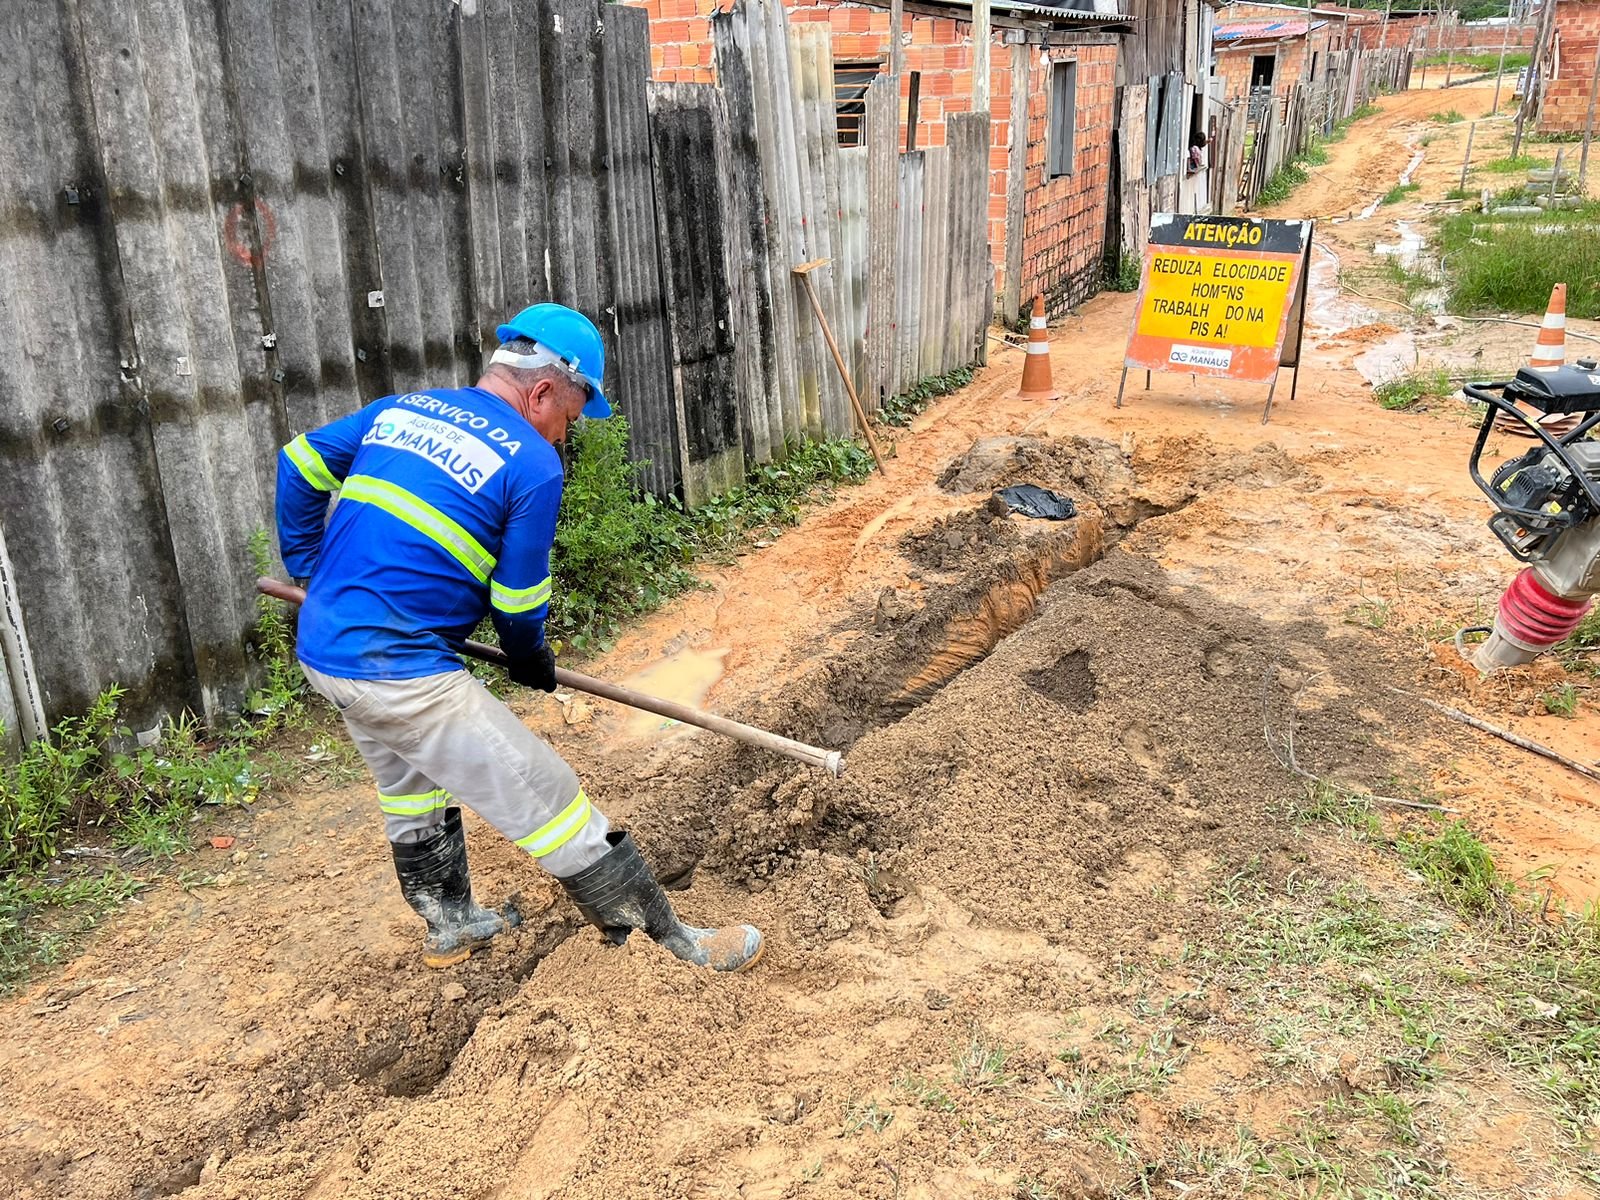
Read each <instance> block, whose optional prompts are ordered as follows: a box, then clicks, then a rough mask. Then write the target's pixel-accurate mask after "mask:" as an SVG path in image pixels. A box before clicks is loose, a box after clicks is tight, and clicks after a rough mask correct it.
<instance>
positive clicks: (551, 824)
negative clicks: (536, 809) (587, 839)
mask: <svg viewBox="0 0 1600 1200" xmlns="http://www.w3.org/2000/svg"><path fill="white" fill-rule="evenodd" d="M592 811H593V809H592V808H591V806H590V804H589V797H588V796H587V795H586V794H585V793H584V790H583V789H582V788H579V789H578V794H577V796H576V797H575V798H574V799H573V801H572V803H571V804H569V805H567V806H566V807H565V808H563V809H562V810H561V811H560V812H558V813H557V814H556V815H555V816H553V817H551V818H550V819H549V820H548V821H546V822H545V823H544V824H543V825H541V826H539V828H537V829H535V830H534V831H533V832H532V833H530V834H529V835H528V836H527V837H525V838H518V839H517V845H519V846H521V847H522V848H523V849H524V850H526V851H527V852H528V853H529V854H531V855H533V856H534V857H535V858H543V857H544V856H545V855H546V854H549V853H550V852H551V851H554V850H559V849H561V847H563V846H565V845H566V844H567V843H568V842H570V841H571V840H572V839H573V838H574V837H576V836H577V833H578V831H579V830H580V829H582V828H583V827H584V826H585V825H587V824H588V823H589V814H590V813H591V812H592Z"/></svg>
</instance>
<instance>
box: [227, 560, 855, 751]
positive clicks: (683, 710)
mask: <svg viewBox="0 0 1600 1200" xmlns="http://www.w3.org/2000/svg"><path fill="white" fill-rule="evenodd" d="M256 590H257V591H258V592H261V593H262V594H263V595H266V596H274V597H276V598H277V599H279V600H287V601H288V602H289V603H290V604H304V603H305V599H306V593H305V589H304V588H298V587H295V586H294V585H293V584H291V583H283V582H281V581H280V580H277V579H272V578H270V577H269V576H266V575H263V576H262V577H261V578H259V579H257V580H256ZM461 653H463V654H465V655H466V656H467V657H468V658H476V659H477V660H479V661H480V662H486V663H493V664H494V665H495V666H497V667H503V666H506V665H507V660H506V655H505V651H503V650H501V649H500V648H499V647H498V646H488V645H485V644H484V643H483V642H474V641H472V640H471V639H468V640H467V641H466V642H465V643H463V645H462V647H461ZM556 682H557V683H559V684H560V685H561V686H562V687H566V688H571V689H572V690H573V691H575V692H585V693H587V694H588V695H590V696H599V697H600V698H601V699H603V700H615V701H616V702H617V703H618V704H626V705H627V706H628V707H629V708H638V709H642V710H644V711H645V712H651V713H655V714H656V715H657V716H662V717H670V718H671V719H672V720H674V721H682V722H683V723H684V724H685V725H698V726H699V727H700V728H701V729H709V730H711V732H713V733H720V734H722V735H723V736H724V737H731V738H734V739H736V740H738V741H741V742H748V743H749V744H750V745H752V746H760V747H761V748H762V749H764V750H771V751H773V752H774V753H776V754H781V755H783V756H784V757H785V758H792V759H794V760H795V761H796V762H803V763H805V764H806V765H807V766H808V767H817V768H819V769H821V770H823V771H826V772H827V773H828V774H829V775H832V776H833V777H834V778H835V779H837V778H838V777H839V776H841V775H843V774H844V755H842V754H840V753H839V751H837V750H823V749H822V748H821V747H819V746H808V745H806V744H805V743H804V742H797V741H795V740H794V739H793V738H786V737H783V736H781V735H779V734H776V733H771V732H769V731H767V730H765V729H757V728H756V727H755V726H754V725H745V724H743V723H741V722H739V721H730V720H729V719H728V718H727V717H719V716H717V715H716V714H715V713H708V712H704V711H702V710H701V709H698V708H695V707H693V706H692V705H688V704H679V703H678V702H677V701H676V700H663V699H661V698H660V697H659V696H648V695H646V694H645V693H644V692H636V691H634V690H633V689H632V688H625V687H620V686H618V685H617V684H614V683H607V682H606V681H605V680H604V679H596V678H595V677H594V676H592V675H580V674H579V673H578V672H577V671H569V670H567V669H566V668H565V667H557V668H556Z"/></svg>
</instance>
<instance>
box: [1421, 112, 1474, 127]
mask: <svg viewBox="0 0 1600 1200" xmlns="http://www.w3.org/2000/svg"><path fill="white" fill-rule="evenodd" d="M1428 120H1430V121H1432V122H1433V123H1434V124H1435V125H1459V124H1460V123H1461V122H1462V121H1465V120H1466V118H1465V117H1463V116H1462V115H1461V114H1460V113H1458V112H1457V111H1456V110H1455V109H1453V108H1452V109H1447V110H1446V111H1444V112H1438V113H1434V114H1433V115H1432V116H1430V117H1429V118H1428Z"/></svg>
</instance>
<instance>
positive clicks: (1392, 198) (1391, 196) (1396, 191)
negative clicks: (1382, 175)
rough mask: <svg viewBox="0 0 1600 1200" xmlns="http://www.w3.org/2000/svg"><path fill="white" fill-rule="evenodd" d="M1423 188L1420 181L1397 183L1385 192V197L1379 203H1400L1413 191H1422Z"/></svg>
mask: <svg viewBox="0 0 1600 1200" xmlns="http://www.w3.org/2000/svg"><path fill="white" fill-rule="evenodd" d="M1421 189H1422V185H1421V184H1420V183H1397V184H1395V185H1394V186H1393V187H1392V188H1390V189H1389V190H1388V191H1387V192H1385V193H1384V194H1383V199H1381V200H1379V201H1378V203H1379V204H1399V203H1400V201H1402V200H1404V199H1405V198H1406V197H1407V196H1409V195H1411V193H1412V192H1416V191H1420V190H1421Z"/></svg>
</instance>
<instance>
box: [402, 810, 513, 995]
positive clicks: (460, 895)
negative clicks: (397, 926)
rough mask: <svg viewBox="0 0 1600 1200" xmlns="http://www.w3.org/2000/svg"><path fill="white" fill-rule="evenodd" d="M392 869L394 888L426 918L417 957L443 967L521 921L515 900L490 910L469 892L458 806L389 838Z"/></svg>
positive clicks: (467, 954)
mask: <svg viewBox="0 0 1600 1200" xmlns="http://www.w3.org/2000/svg"><path fill="white" fill-rule="evenodd" d="M390 847H391V848H392V849H393V850H394V873H395V874H396V875H397V876H399V879H400V894H401V895H402V896H404V897H405V898H406V903H407V904H409V905H411V907H412V909H413V910H415V912H416V914H417V915H418V916H419V917H421V918H422V919H423V920H424V921H426V922H427V923H428V935H427V937H426V938H425V939H423V943H422V963H423V965H424V966H427V967H448V966H452V965H454V964H455V963H458V962H464V961H466V959H467V958H468V957H469V956H470V955H471V954H472V952H473V951H474V950H480V949H482V948H483V947H484V946H487V945H488V944H489V939H490V938H492V937H494V935H495V934H497V933H501V932H503V931H504V930H507V929H510V928H512V927H514V926H516V925H520V924H521V923H522V917H521V915H520V914H519V913H518V912H517V910H516V908H515V906H513V905H509V904H508V905H506V907H505V908H504V910H502V911H500V912H495V911H494V910H493V909H489V908H484V907H483V906H482V905H480V904H479V903H478V902H477V901H476V900H474V899H473V898H472V876H471V874H470V873H469V872H468V870H467V833H466V830H465V829H463V828H462V826H461V810H460V809H459V808H449V809H446V810H445V814H444V821H443V822H441V823H440V824H438V825H435V826H434V827H433V828H432V829H431V830H429V831H428V834H427V836H426V837H424V838H423V839H422V840H421V841H416V842H391V843H390Z"/></svg>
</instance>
